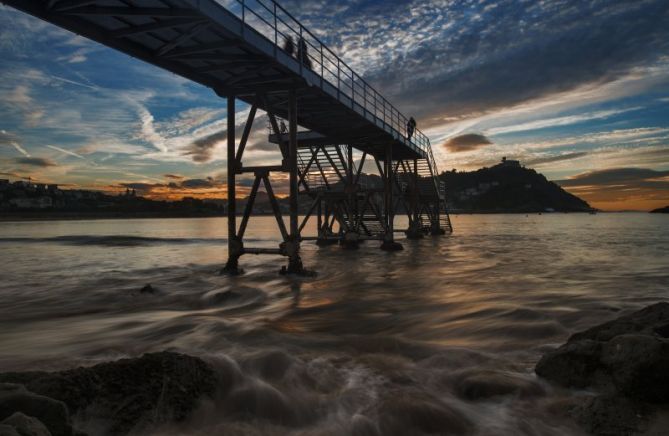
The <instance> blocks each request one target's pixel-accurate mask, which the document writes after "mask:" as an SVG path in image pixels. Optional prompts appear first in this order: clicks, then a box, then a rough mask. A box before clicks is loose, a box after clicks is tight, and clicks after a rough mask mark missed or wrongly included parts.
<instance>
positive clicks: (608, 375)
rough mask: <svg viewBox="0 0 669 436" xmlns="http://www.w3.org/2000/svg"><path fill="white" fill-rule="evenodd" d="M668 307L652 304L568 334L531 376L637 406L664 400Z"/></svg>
mask: <svg viewBox="0 0 669 436" xmlns="http://www.w3.org/2000/svg"><path fill="white" fill-rule="evenodd" d="M668 324H669V303H658V304H654V305H652V306H649V307H646V308H645V309H642V310H640V311H637V312H634V313H632V314H629V315H626V316H622V317H620V318H618V319H616V320H613V321H609V322H607V323H604V324H601V325H599V326H595V327H592V328H590V329H588V330H586V331H584V332H581V333H576V334H574V335H572V337H571V338H569V340H568V341H567V343H566V344H564V345H562V346H561V347H559V348H558V349H557V350H554V351H551V352H549V353H547V354H546V355H544V356H543V357H542V358H541V360H540V361H539V363H538V364H537V366H536V368H535V371H536V373H537V375H539V376H541V377H544V378H546V379H548V380H550V381H552V382H554V383H557V384H560V385H563V386H567V387H578V388H585V387H594V388H599V389H600V390H602V389H603V390H610V389H611V388H613V389H614V390H615V391H617V392H618V393H620V394H622V395H626V396H629V397H633V398H637V399H639V400H642V401H649V402H654V403H664V402H668V401H669V339H667V338H665V337H663V336H662V335H661V334H658V331H659V332H664V329H665V326H666V325H668Z"/></svg>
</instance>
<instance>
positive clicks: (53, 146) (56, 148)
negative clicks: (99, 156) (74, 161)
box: [47, 145, 86, 159]
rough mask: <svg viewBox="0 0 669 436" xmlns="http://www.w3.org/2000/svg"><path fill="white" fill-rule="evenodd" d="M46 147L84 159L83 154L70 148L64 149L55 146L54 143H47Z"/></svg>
mask: <svg viewBox="0 0 669 436" xmlns="http://www.w3.org/2000/svg"><path fill="white" fill-rule="evenodd" d="M47 147H48V148H50V149H52V150H56V151H59V152H61V153H64V154H67V155H69V156H74V157H76V158H79V159H86V158H85V157H84V156H82V155H80V154H78V153H75V152H73V151H70V150H65V149H64V148H60V147H56V146H55V145H47Z"/></svg>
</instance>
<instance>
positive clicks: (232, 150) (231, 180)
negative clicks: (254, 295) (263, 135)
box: [221, 96, 244, 275]
mask: <svg viewBox="0 0 669 436" xmlns="http://www.w3.org/2000/svg"><path fill="white" fill-rule="evenodd" d="M227 134H228V261H227V263H226V264H225V267H224V268H223V271H221V272H222V273H227V274H233V275H236V274H239V273H240V270H239V256H241V255H242V253H243V249H244V248H243V246H242V242H241V241H240V240H239V239H238V238H237V207H236V206H237V199H236V192H235V189H236V184H235V176H236V174H237V168H238V166H239V165H238V162H237V146H236V144H235V97H234V96H229V97H228V132H227Z"/></svg>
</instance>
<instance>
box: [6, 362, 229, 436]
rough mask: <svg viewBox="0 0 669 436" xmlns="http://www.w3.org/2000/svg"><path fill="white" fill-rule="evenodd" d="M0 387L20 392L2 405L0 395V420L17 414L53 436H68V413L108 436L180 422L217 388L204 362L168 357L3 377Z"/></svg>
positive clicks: (70, 430)
mask: <svg viewBox="0 0 669 436" xmlns="http://www.w3.org/2000/svg"><path fill="white" fill-rule="evenodd" d="M1 382H5V383H7V382H9V383H19V384H21V385H23V386H25V388H23V387H21V386H19V387H18V388H16V389H18V390H17V391H16V392H15V393H14V397H10V400H11V399H12V398H14V400H13V401H9V400H3V398H5V397H3V395H2V393H1V391H0V420H2V419H5V418H6V417H8V416H10V415H12V414H13V413H15V412H21V413H24V414H25V415H28V416H31V417H35V418H37V419H38V420H39V421H41V422H42V423H44V425H45V426H46V427H47V428H48V429H49V431H50V432H51V434H52V435H53V436H60V435H63V436H68V435H71V434H73V433H72V428H71V427H70V423H69V417H68V411H69V414H70V415H72V416H73V415H77V417H78V418H80V419H82V420H83V421H86V422H94V423H96V425H99V426H100V427H102V428H106V432H108V433H110V434H125V433H127V432H129V431H130V430H133V429H134V430H138V429H141V428H142V427H144V426H148V425H151V424H154V423H159V422H166V421H182V420H184V419H186V418H187V417H188V416H189V414H190V413H191V412H192V411H193V410H194V409H195V408H196V407H197V405H198V404H199V401H200V399H201V398H203V397H205V396H212V395H213V394H214V393H215V391H216V384H217V380H216V377H215V374H214V372H213V370H212V369H211V368H210V367H209V366H208V365H207V364H206V363H205V362H204V361H202V360H201V359H199V358H197V357H191V356H186V355H183V354H177V353H172V352H161V353H152V354H145V355H144V356H142V357H140V358H136V359H121V360H118V361H116V362H109V363H101V364H98V365H95V366H92V367H90V368H76V369H71V370H66V371H59V372H18V373H5V374H0V383H1ZM0 386H2V385H0ZM5 386H7V385H5ZM13 386H14V387H16V385H13ZM17 395H19V396H22V398H18V399H17V398H16V396H17ZM68 409H69V410H68ZM63 414H64V416H63Z"/></svg>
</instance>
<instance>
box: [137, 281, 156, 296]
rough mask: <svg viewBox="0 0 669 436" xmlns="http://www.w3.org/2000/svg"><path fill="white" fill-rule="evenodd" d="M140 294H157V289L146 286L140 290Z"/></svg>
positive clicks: (149, 285)
mask: <svg viewBox="0 0 669 436" xmlns="http://www.w3.org/2000/svg"><path fill="white" fill-rule="evenodd" d="M139 292H140V293H142V294H155V293H156V288H154V287H153V286H151V284H150V283H149V284H146V285H144V287H143V288H142V289H140V290H139Z"/></svg>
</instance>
